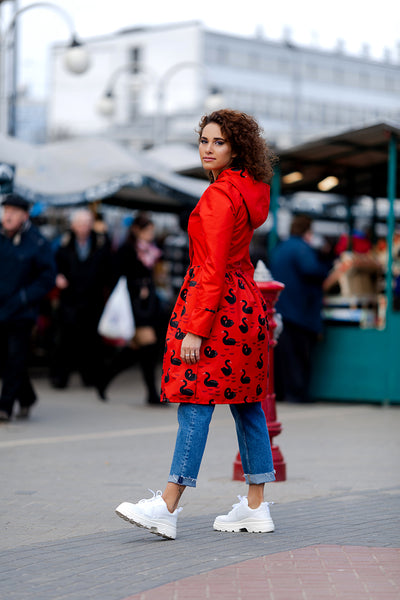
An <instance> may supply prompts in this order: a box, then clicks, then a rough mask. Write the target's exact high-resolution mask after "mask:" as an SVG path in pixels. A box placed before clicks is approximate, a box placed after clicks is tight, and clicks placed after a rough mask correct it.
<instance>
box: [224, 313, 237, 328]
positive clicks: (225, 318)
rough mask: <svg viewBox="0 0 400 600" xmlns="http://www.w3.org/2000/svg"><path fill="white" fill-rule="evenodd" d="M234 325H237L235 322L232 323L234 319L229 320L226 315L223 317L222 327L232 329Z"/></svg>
mask: <svg viewBox="0 0 400 600" xmlns="http://www.w3.org/2000/svg"><path fill="white" fill-rule="evenodd" d="M234 324H235V322H234V321H232V319H228V317H227V316H226V315H223V316H222V317H221V325H222V327H232V326H233V325H234Z"/></svg>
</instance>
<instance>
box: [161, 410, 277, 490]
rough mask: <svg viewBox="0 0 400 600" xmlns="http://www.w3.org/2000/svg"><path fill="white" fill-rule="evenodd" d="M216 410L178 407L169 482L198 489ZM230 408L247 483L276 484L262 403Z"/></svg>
mask: <svg viewBox="0 0 400 600" xmlns="http://www.w3.org/2000/svg"><path fill="white" fill-rule="evenodd" d="M214 408H215V405H210V404H190V403H186V402H185V403H182V404H180V405H179V408H178V422H179V429H178V434H177V437H176V444H175V452H174V456H173V459H172V465H171V471H170V475H169V477H168V481H170V482H172V483H178V484H180V485H186V486H189V487H196V480H197V475H198V473H199V469H200V464H201V460H202V458H203V453H204V449H205V447H206V442H207V436H208V430H209V425H210V422H211V417H212V415H213V412H214ZM229 408H230V409H231V413H232V415H233V418H234V419H235V423H236V433H237V438H238V442H239V450H240V457H241V460H242V466H243V471H244V476H245V479H246V483H248V484H260V483H266V482H267V481H274V479H275V474H274V465H273V462H272V453H271V444H270V441H269V435H268V429H267V423H266V420H265V415H264V411H263V410H262V408H261V402H253V403H251V404H230V405H229Z"/></svg>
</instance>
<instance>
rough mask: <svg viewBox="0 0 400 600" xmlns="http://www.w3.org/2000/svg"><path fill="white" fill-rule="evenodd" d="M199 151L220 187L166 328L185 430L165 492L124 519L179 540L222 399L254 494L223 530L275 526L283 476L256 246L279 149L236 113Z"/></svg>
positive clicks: (209, 124)
mask: <svg viewBox="0 0 400 600" xmlns="http://www.w3.org/2000/svg"><path fill="white" fill-rule="evenodd" d="M199 152H200V158H201V161H202V165H203V167H204V169H205V170H206V171H208V174H209V178H210V182H211V183H210V186H209V187H208V188H207V190H206V191H205V192H204V194H203V195H202V197H201V198H200V200H199V202H198V204H197V206H196V207H195V209H194V210H193V212H192V214H191V216H190V219H189V225H188V234H189V256H190V266H189V269H188V271H187V274H186V276H185V279H184V282H183V284H182V288H181V291H180V293H179V296H178V299H177V302H176V304H175V307H174V309H173V313H172V317H171V319H170V322H169V327H168V330H167V334H166V344H165V353H164V361H163V374H162V387H161V400H162V401H163V402H177V403H179V407H178V421H179V430H178V434H177V440H176V445H175V452H174V456H173V459H172V465H171V471H170V475H169V477H168V483H167V485H166V488H165V490H164V492H163V493H162V492H161V491H158V492H157V493H156V494H154V493H153V497H152V498H150V499H148V500H142V501H140V502H138V503H136V504H133V503H129V502H123V503H122V504H120V505H119V506H118V507H117V509H116V512H117V514H118V516H120V517H122V518H123V519H125V520H127V521H129V522H131V523H133V524H136V525H138V526H140V527H145V528H147V529H149V530H150V531H151V532H152V533H155V534H157V535H161V536H163V537H165V538H169V539H175V537H176V523H177V517H178V513H179V512H180V510H181V509H180V508H178V504H179V499H180V497H181V495H182V493H183V491H184V490H185V488H186V486H191V487H195V486H196V479H197V475H198V471H199V468H200V464H201V460H202V457H203V452H204V448H205V444H206V441H207V435H208V429H209V424H210V421H211V417H212V414H213V411H214V408H215V405H216V404H229V406H230V410H231V412H232V415H233V417H234V419H235V422H236V430H237V435H238V442H239V449H240V454H241V459H242V465H243V469H244V473H245V478H246V482H247V483H248V485H249V490H248V496H247V497H241V499H240V502H239V503H238V504H235V505H234V506H233V509H232V510H231V511H230V512H229V513H228V514H227V515H222V516H219V517H217V518H216V519H215V522H214V529H216V530H219V531H241V530H247V531H249V532H269V531H273V530H274V524H273V521H272V519H271V516H270V513H269V508H268V503H267V502H264V484H265V483H266V482H269V481H273V480H274V479H275V475H274V468H273V463H272V456H271V447H270V441H269V437H268V430H267V425H266V420H265V415H264V412H263V411H262V408H261V400H262V399H263V398H265V395H266V389H267V367H268V364H267V362H268V332H267V328H268V323H267V315H266V308H267V307H266V305H265V303H264V301H263V298H262V296H261V294H260V292H259V290H258V288H257V286H256V284H255V282H254V279H253V273H254V267H253V265H252V263H251V261H250V255H249V245H250V242H251V239H252V236H253V232H254V229H256V228H257V227H259V226H260V225H262V223H264V221H265V220H266V218H267V215H268V209H269V185H268V183H267V182H268V181H269V180H270V179H271V177H272V174H273V168H272V167H273V162H274V159H275V157H274V155H273V153H272V152H271V151H270V150H269V149H268V147H267V145H266V143H265V140H264V138H263V135H262V131H261V129H260V127H259V125H258V123H257V122H256V121H255V119H254V118H253V117H251V116H249V115H246V114H245V113H241V112H238V111H234V110H219V111H216V112H213V113H211V114H210V115H206V116H204V117H203V118H202V119H201V121H200V126H199Z"/></svg>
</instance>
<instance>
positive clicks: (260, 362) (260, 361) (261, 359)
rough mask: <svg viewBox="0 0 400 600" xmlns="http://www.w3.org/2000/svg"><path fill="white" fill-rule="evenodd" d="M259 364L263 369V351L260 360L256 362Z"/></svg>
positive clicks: (259, 367) (258, 367) (258, 366)
mask: <svg viewBox="0 0 400 600" xmlns="http://www.w3.org/2000/svg"><path fill="white" fill-rule="evenodd" d="M256 365H257V369H262V368H263V366H264V361H263V353H262V352H261V354H260V358H259V359H258V361H257V362H256Z"/></svg>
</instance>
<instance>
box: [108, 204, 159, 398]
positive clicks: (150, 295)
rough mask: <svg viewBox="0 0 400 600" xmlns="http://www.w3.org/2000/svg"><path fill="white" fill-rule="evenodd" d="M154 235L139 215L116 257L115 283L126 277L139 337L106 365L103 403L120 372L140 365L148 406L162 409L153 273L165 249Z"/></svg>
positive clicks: (147, 220)
mask: <svg viewBox="0 0 400 600" xmlns="http://www.w3.org/2000/svg"><path fill="white" fill-rule="evenodd" d="M154 232H155V227H154V223H153V221H152V220H151V219H150V217H149V216H147V215H146V214H145V213H139V214H138V215H137V216H136V218H135V220H134V221H133V223H132V225H131V227H130V230H129V233H128V235H127V238H126V240H125V241H124V242H123V244H122V245H121V246H120V247H119V248H118V251H117V253H116V256H115V268H114V279H115V283H117V281H118V279H119V277H121V276H124V277H126V280H127V284H128V291H129V297H130V300H131V305H132V311H133V315H134V318H135V326H136V334H135V337H134V338H133V340H132V341H131V342H130V343H129V344H128V345H126V346H124V347H122V348H120V349H118V350H117V351H116V354H115V355H114V356H113V357H112V360H111V361H110V362H109V364H106V365H105V368H104V369H103V371H102V374H101V376H100V380H99V385H98V387H97V391H98V394H99V397H100V399H101V400H106V399H107V395H106V390H107V388H108V386H109V385H110V383H111V382H112V380H113V379H114V378H115V377H116V376H117V375H118V374H119V373H121V372H122V371H124V370H126V369H128V368H130V367H132V366H133V365H135V364H136V363H139V365H140V369H141V371H142V375H143V381H144V383H145V386H146V393H147V399H146V402H147V404H152V405H155V406H161V405H160V390H158V389H157V388H156V383H155V378H156V374H155V370H156V367H157V359H158V352H157V342H158V329H159V323H160V316H161V307H160V300H159V297H158V294H157V290H156V286H155V282H154V273H153V271H154V267H155V266H156V264H157V262H158V261H159V259H160V257H161V250H160V249H159V248H158V246H157V245H156V244H155V243H154V241H153V240H154Z"/></svg>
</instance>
